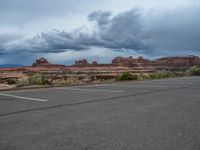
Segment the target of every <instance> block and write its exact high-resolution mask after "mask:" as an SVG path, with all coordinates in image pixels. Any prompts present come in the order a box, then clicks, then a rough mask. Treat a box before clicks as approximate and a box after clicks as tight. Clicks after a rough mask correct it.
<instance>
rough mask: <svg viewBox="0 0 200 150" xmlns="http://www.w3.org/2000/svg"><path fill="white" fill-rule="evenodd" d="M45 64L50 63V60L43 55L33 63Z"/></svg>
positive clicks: (37, 64) (34, 64) (36, 64)
mask: <svg viewBox="0 0 200 150" xmlns="http://www.w3.org/2000/svg"><path fill="white" fill-rule="evenodd" d="M45 65H49V62H48V60H47V59H46V58H44V57H41V58H39V59H37V60H36V61H35V63H33V65H32V66H45Z"/></svg>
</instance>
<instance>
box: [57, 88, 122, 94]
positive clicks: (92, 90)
mask: <svg viewBox="0 0 200 150" xmlns="http://www.w3.org/2000/svg"><path fill="white" fill-rule="evenodd" d="M56 89H61V90H71V91H86V92H112V93H123V92H124V91H117V90H101V89H99V90H94V89H81V88H56Z"/></svg>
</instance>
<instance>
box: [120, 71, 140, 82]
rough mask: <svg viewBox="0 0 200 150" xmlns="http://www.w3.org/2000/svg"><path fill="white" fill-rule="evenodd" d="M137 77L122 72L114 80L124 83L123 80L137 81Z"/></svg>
mask: <svg viewBox="0 0 200 150" xmlns="http://www.w3.org/2000/svg"><path fill="white" fill-rule="evenodd" d="M137 79H138V76H137V75H133V74H131V73H130V72H124V73H123V74H122V75H121V76H118V77H117V78H116V80H118V81H124V80H137Z"/></svg>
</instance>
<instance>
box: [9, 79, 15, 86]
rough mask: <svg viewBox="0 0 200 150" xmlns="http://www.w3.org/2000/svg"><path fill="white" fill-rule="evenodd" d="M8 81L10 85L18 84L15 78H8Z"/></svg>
mask: <svg viewBox="0 0 200 150" xmlns="http://www.w3.org/2000/svg"><path fill="white" fill-rule="evenodd" d="M7 83H8V84H9V85H13V84H16V81H15V80H13V79H8V80H7Z"/></svg>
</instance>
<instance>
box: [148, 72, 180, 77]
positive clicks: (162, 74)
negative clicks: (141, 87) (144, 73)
mask: <svg viewBox="0 0 200 150" xmlns="http://www.w3.org/2000/svg"><path fill="white" fill-rule="evenodd" d="M149 76H150V78H151V79H163V78H169V77H175V76H176V75H175V73H174V72H171V71H166V70H162V71H157V72H154V73H151V74H150V75H149Z"/></svg>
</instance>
